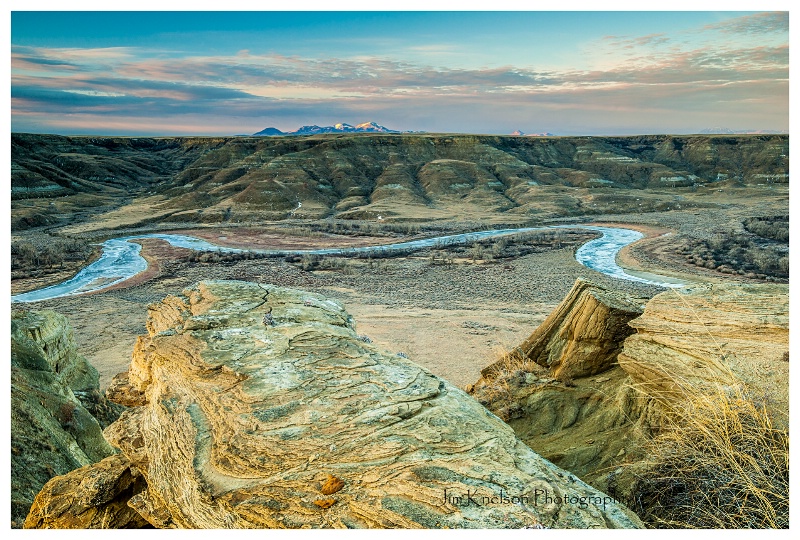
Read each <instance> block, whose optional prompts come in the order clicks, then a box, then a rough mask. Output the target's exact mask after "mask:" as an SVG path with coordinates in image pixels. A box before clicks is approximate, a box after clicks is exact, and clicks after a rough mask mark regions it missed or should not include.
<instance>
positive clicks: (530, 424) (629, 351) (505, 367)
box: [468, 280, 789, 510]
mask: <svg viewBox="0 0 800 540" xmlns="http://www.w3.org/2000/svg"><path fill="white" fill-rule="evenodd" d="M626 336H627V337H626ZM788 381H789V294H788V287H787V286H785V285H748V284H742V283H730V284H713V285H712V284H707V285H699V286H695V287H691V288H685V289H678V290H670V291H667V292H664V293H661V294H659V295H657V296H655V297H654V298H652V299H651V300H650V301H648V302H646V304H645V302H644V301H642V300H641V299H638V298H635V297H632V296H630V295H627V294H625V293H623V292H619V291H610V290H606V289H605V288H603V287H601V286H599V285H596V284H592V283H589V282H586V281H583V280H578V281H577V282H576V283H575V285H574V286H573V289H572V290H571V291H570V292H569V294H567V296H566V297H565V299H564V300H563V301H562V302H561V304H560V305H559V306H558V307H557V308H556V309H555V310H554V311H553V312H552V314H551V315H550V316H549V317H548V318H547V319H546V320H545V321H544V323H543V324H542V325H541V326H540V327H539V328H537V329H536V330H535V331H534V332H533V334H532V335H531V336H530V337H529V338H528V339H527V340H525V341H524V342H523V343H522V344H520V346H519V347H517V348H516V349H515V350H513V351H511V352H510V353H509V354H508V355H507V356H506V357H505V358H502V359H501V360H499V361H498V362H496V363H495V364H492V365H490V366H488V367H486V368H485V369H484V370H483V371H482V377H481V378H480V380H478V381H477V382H476V383H475V384H474V385H470V386H469V387H468V390H469V391H470V393H472V394H473V395H474V396H475V398H476V399H478V400H479V401H480V402H481V403H483V404H484V405H485V406H486V407H487V408H488V409H489V410H491V411H493V412H495V413H496V414H498V415H499V416H501V417H502V418H503V419H504V420H506V421H508V422H509V424H510V425H511V426H512V427H513V428H514V431H515V433H516V434H517V436H518V437H519V438H520V439H522V440H523V441H524V442H525V443H526V444H528V445H529V446H530V447H531V448H533V449H534V450H535V451H536V452H537V453H539V454H541V455H542V456H544V457H546V458H547V459H549V460H551V461H553V462H554V463H555V464H557V465H558V466H560V467H563V468H565V469H567V470H569V471H571V472H573V473H574V474H576V475H578V476H580V477H581V478H582V479H583V480H585V481H587V482H588V483H590V484H591V485H593V486H595V487H597V488H598V489H601V490H603V491H606V492H608V493H611V494H613V495H614V496H616V497H617V498H618V499H620V500H625V501H629V500H631V499H635V498H636V497H635V494H636V490H637V481H638V477H639V474H640V473H641V472H642V471H643V470H644V469H645V468H647V467H648V466H649V465H648V463H647V460H648V458H649V456H648V455H647V450H646V449H647V443H648V441H649V440H651V439H652V437H653V435H654V434H657V433H658V432H659V430H661V429H662V428H663V427H664V425H665V424H664V423H665V421H668V420H669V419H670V418H672V419H673V420H672V421H673V422H674V418H675V417H679V418H680V417H684V416H687V415H689V413H688V412H687V411H690V410H691V407H693V406H694V403H696V402H697V400H698V398H704V397H705V398H709V399H714V397H715V396H733V397H734V398H735V399H739V398H740V397H745V398H746V399H748V400H750V401H752V402H753V403H756V404H757V408H759V409H760V408H762V407H763V408H764V410H765V411H766V412H767V413H768V414H769V417H770V418H771V420H772V422H774V425H775V426H776V428H778V429H783V428H784V427H788V411H789V401H788V389H789V383H788ZM721 421H723V419H722V417H721V418H720V422H721ZM667 424H668V425H669V422H667ZM732 436H733V435H732ZM787 496H788V494H787ZM637 510H638V509H637Z"/></svg>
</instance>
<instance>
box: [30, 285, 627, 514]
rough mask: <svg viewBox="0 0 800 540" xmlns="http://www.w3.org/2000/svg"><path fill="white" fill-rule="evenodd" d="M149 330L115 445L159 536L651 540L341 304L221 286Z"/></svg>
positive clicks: (159, 313) (164, 308)
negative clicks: (590, 535) (628, 533)
mask: <svg viewBox="0 0 800 540" xmlns="http://www.w3.org/2000/svg"><path fill="white" fill-rule="evenodd" d="M270 308H271V314H272V316H273V324H272V325H265V324H264V322H263V318H264V314H265V313H266V312H267V311H268V310H269V309H270ZM147 328H148V332H149V333H148V335H147V336H142V337H140V338H139V340H138V342H137V344H136V347H135V350H134V354H133V359H132V362H131V366H130V369H129V371H128V372H127V373H124V374H120V375H119V376H118V377H117V378H116V379H115V383H113V384H112V388H111V389H110V390H109V395H111V396H113V398H114V399H115V400H116V401H118V402H120V403H123V404H126V405H129V406H132V408H131V409H130V410H128V411H126V412H125V413H124V414H123V416H122V417H121V418H120V419H119V420H118V421H117V422H115V423H114V424H112V425H111V426H109V427H108V428H107V429H106V431H105V436H106V438H107V439H108V440H109V441H110V442H111V443H112V444H113V445H114V446H116V447H118V448H119V449H120V450H121V452H122V454H123V455H124V456H125V458H127V459H128V460H129V462H130V467H131V469H132V470H134V471H135V472H136V474H137V475H139V474H140V475H141V476H142V477H143V478H144V480H145V483H146V487H145V488H144V489H142V490H140V491H138V492H137V493H136V494H135V495H133V496H132V497H131V498H130V499H129V501H128V505H129V506H130V507H132V508H134V509H135V510H136V511H137V512H138V513H139V514H140V515H141V516H142V517H143V518H144V519H146V520H147V521H148V522H149V523H150V524H152V525H154V526H156V527H187V528H229V527H245V528H252V527H257V528H301V527H306V528H308V527H314V528H317V527H351V528H360V527H402V528H419V527H427V528H439V527H442V528H444V527H451V528H464V527H466V528H488V527H492V528H497V527H512V528H522V527H548V528H568V527H575V528H596V527H622V528H636V527H641V523H640V521H639V520H638V518H636V516H635V515H634V514H633V513H631V512H630V511H629V510H627V509H626V508H625V507H624V506H622V505H619V504H617V503H615V502H613V501H611V500H610V498H605V499H604V497H605V496H604V494H603V493H601V492H599V491H597V490H596V489H594V488H592V487H590V486H588V485H587V484H585V483H584V482H582V481H581V480H579V479H578V478H577V477H575V476H574V475H572V474H570V473H568V472H566V471H564V470H561V469H559V468H558V467H556V466H554V465H553V464H551V463H550V462H549V461H547V460H545V459H543V458H541V457H540V456H539V455H537V454H536V453H534V452H533V451H532V450H531V449H530V448H529V447H528V446H526V445H525V444H523V443H522V442H521V441H520V440H519V439H517V437H516V436H515V435H514V432H513V431H512V429H511V428H510V427H509V426H508V425H506V424H505V423H504V422H502V421H501V420H500V419H499V418H497V417H496V416H495V415H493V414H491V413H489V412H488V411H487V410H486V409H484V408H483V407H482V406H481V405H480V404H479V403H478V402H477V401H475V400H474V399H472V398H471V397H469V396H468V395H467V394H465V393H464V392H462V391H461V390H459V389H457V388H455V387H454V386H452V385H451V384H449V383H448V382H446V381H444V380H442V379H439V378H438V377H436V376H434V375H433V374H431V373H430V372H428V371H427V370H425V369H423V368H421V367H419V366H417V365H416V364H414V363H413V362H411V361H410V360H407V359H404V358H401V357H398V356H397V355H392V354H389V353H386V352H383V351H381V350H379V349H377V348H376V347H375V346H373V345H371V344H368V343H365V342H364V341H361V340H360V339H359V338H358V334H357V333H356V331H355V324H354V322H353V319H352V318H351V317H350V316H349V315H348V314H347V312H346V311H345V310H344V309H343V307H342V306H341V305H340V304H339V303H337V302H335V301H333V300H329V299H327V298H325V297H323V296H320V295H318V294H312V293H306V292H303V291H298V290H292V289H286V288H279V287H274V286H270V285H263V284H257V283H249V282H241V281H204V282H201V283H199V284H197V285H195V286H194V287H193V288H190V289H187V290H186V291H184V293H183V295H181V296H170V297H168V298H166V299H165V300H164V301H163V302H160V303H156V304H153V305H151V306H150V309H149V320H148V323H147ZM453 353H454V354H457V351H454V352H453ZM87 469H89V471H91V467H88V468H87ZM76 472H77V471H76ZM73 474H74V473H73ZM76 490H80V485H78V486H77V487H76ZM45 491H46V490H45ZM43 493H44V491H43ZM79 495H80V494H79V493H69V494H67V495H63V494H62V495H59V496H72V497H77V496H79ZM40 496H42V495H40ZM62 506H63V505H62ZM46 507H48V505H46V504H38V505H37V506H36V508H46ZM50 507H52V508H56V507H59V506H58V505H56V504H51V505H50ZM40 523H44V525H42V526H46V520H44V521H40ZM107 526H114V525H113V524H110V525H107Z"/></svg>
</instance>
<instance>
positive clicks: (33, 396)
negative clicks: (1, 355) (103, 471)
mask: <svg viewBox="0 0 800 540" xmlns="http://www.w3.org/2000/svg"><path fill="white" fill-rule="evenodd" d="M92 412H96V413H99V414H100V416H101V418H103V419H104V422H105V423H108V421H111V420H113V419H114V418H115V417H116V416H118V411H117V410H115V408H114V407H112V406H111V405H110V404H108V403H107V402H106V401H105V399H104V398H102V396H101V395H100V393H99V381H98V375H97V371H96V370H95V369H94V368H93V367H92V366H91V365H90V364H89V363H88V362H87V361H86V359H85V358H84V357H82V356H80V355H79V354H77V352H76V349H75V342H74V340H73V337H72V329H71V328H70V326H69V324H68V323H67V320H66V319H65V318H64V317H63V316H61V315H59V314H57V313H54V312H52V311H41V312H33V311H16V312H13V313H12V316H11V519H12V526H15V527H19V526H21V525H22V521H23V520H24V519H25V516H26V514H27V513H28V509H29V508H30V506H31V503H32V501H33V499H34V496H35V495H36V493H38V492H39V490H40V489H41V488H42V486H43V485H44V484H45V482H47V481H48V480H49V479H50V478H52V477H54V476H56V475H61V474H65V473H67V472H69V471H71V470H73V469H75V468H78V467H82V466H84V465H88V464H90V463H94V462H96V461H99V460H101V459H103V458H105V457H106V456H109V455H111V454H112V453H113V448H111V446H109V444H108V443H107V442H106V440H105V439H104V438H103V433H102V428H101V425H100V424H99V423H98V421H97V419H95V418H94V416H93V415H92Z"/></svg>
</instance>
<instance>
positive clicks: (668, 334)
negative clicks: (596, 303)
mask: <svg viewBox="0 0 800 540" xmlns="http://www.w3.org/2000/svg"><path fill="white" fill-rule="evenodd" d="M631 326H632V327H633V328H634V329H635V330H636V334H634V335H632V336H631V337H630V338H628V339H627V340H626V341H625V348H624V350H623V351H622V353H621V354H620V355H619V363H620V366H621V367H622V369H624V370H625V372H626V373H628V375H630V377H631V380H632V381H633V384H635V385H636V386H638V387H640V388H641V389H642V390H643V391H645V392H647V393H648V394H649V395H652V396H663V397H664V400H666V401H669V400H675V399H678V398H679V397H680V396H681V395H682V394H685V393H686V392H687V391H696V389H697V388H710V387H716V386H718V385H732V384H737V383H738V382H739V381H741V382H744V383H745V384H746V385H747V386H748V387H750V388H751V389H752V390H753V391H755V392H756V393H758V394H760V395H762V396H766V397H768V401H769V402H770V403H771V407H772V408H773V410H774V411H776V412H781V414H778V415H777V416H776V419H778V420H780V419H781V418H783V419H784V420H788V410H789V385H788V380H789V362H788V353H789V288H788V286H787V285H752V284H742V283H731V284H724V285H721V284H713V285H711V284H708V285H701V286H697V287H693V288H686V289H677V290H671V291H668V292H665V293H662V294H659V295H658V296H656V297H654V298H653V299H652V300H651V301H650V302H649V303H648V304H647V307H646V309H645V311H644V314H643V315H642V316H641V317H639V318H637V319H636V320H634V321H632V322H631Z"/></svg>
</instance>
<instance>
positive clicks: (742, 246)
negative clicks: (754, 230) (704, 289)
mask: <svg viewBox="0 0 800 540" xmlns="http://www.w3.org/2000/svg"><path fill="white" fill-rule="evenodd" d="M677 251H678V253H679V254H680V255H682V256H683V257H684V259H685V260H686V262H688V263H690V264H694V265H695V266H701V267H703V268H708V269H711V270H717V271H719V272H723V273H726V274H738V275H742V276H746V277H750V278H761V279H770V280H771V281H775V280H777V279H788V278H789V252H788V249H787V247H786V246H783V245H780V244H776V243H774V242H758V241H756V240H754V239H753V238H749V237H746V236H741V235H735V234H718V235H716V236H715V237H714V238H712V239H709V240H690V241H688V242H687V243H686V244H685V245H683V246H681V247H679V248H678V250H677ZM772 278H774V279H772Z"/></svg>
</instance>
